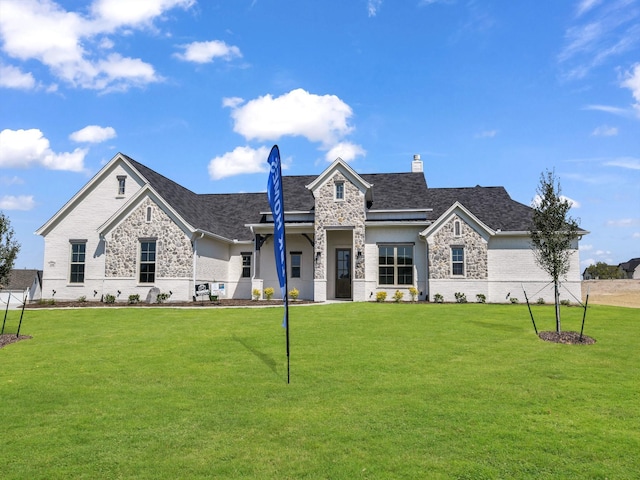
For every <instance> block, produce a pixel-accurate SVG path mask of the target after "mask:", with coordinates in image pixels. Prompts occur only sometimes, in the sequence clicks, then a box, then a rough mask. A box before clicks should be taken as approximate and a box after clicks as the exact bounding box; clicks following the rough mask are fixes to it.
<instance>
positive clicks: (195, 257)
mask: <svg viewBox="0 0 640 480" xmlns="http://www.w3.org/2000/svg"><path fill="white" fill-rule="evenodd" d="M202 237H204V232H200V236H199V237H196V238H195V239H194V240H193V262H191V263H192V264H193V292H195V288H196V264H197V262H198V239H199V238H202ZM194 297H195V294H194Z"/></svg>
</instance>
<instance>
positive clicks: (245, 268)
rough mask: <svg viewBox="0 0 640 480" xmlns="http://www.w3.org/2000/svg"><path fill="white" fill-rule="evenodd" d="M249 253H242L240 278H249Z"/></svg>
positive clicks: (250, 255)
mask: <svg viewBox="0 0 640 480" xmlns="http://www.w3.org/2000/svg"><path fill="white" fill-rule="evenodd" d="M252 256H253V255H252V254H251V252H242V278H251V257H252Z"/></svg>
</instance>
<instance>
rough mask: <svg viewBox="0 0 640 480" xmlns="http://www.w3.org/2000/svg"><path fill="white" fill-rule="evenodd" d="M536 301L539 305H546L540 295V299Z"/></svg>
mask: <svg viewBox="0 0 640 480" xmlns="http://www.w3.org/2000/svg"><path fill="white" fill-rule="evenodd" d="M536 303H537V304H538V305H544V298H542V297H540V298H539V299H538V300H536Z"/></svg>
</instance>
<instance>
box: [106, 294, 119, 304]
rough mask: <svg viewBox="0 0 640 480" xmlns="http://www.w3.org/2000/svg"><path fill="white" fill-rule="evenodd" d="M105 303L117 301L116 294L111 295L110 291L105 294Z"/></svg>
mask: <svg viewBox="0 0 640 480" xmlns="http://www.w3.org/2000/svg"><path fill="white" fill-rule="evenodd" d="M104 303H116V296H115V295H111V294H110V293H107V294H106V295H105V296H104Z"/></svg>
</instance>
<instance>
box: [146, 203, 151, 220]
mask: <svg viewBox="0 0 640 480" xmlns="http://www.w3.org/2000/svg"><path fill="white" fill-rule="evenodd" d="M145 221H146V222H147V223H151V207H147V213H146V215H145Z"/></svg>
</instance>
